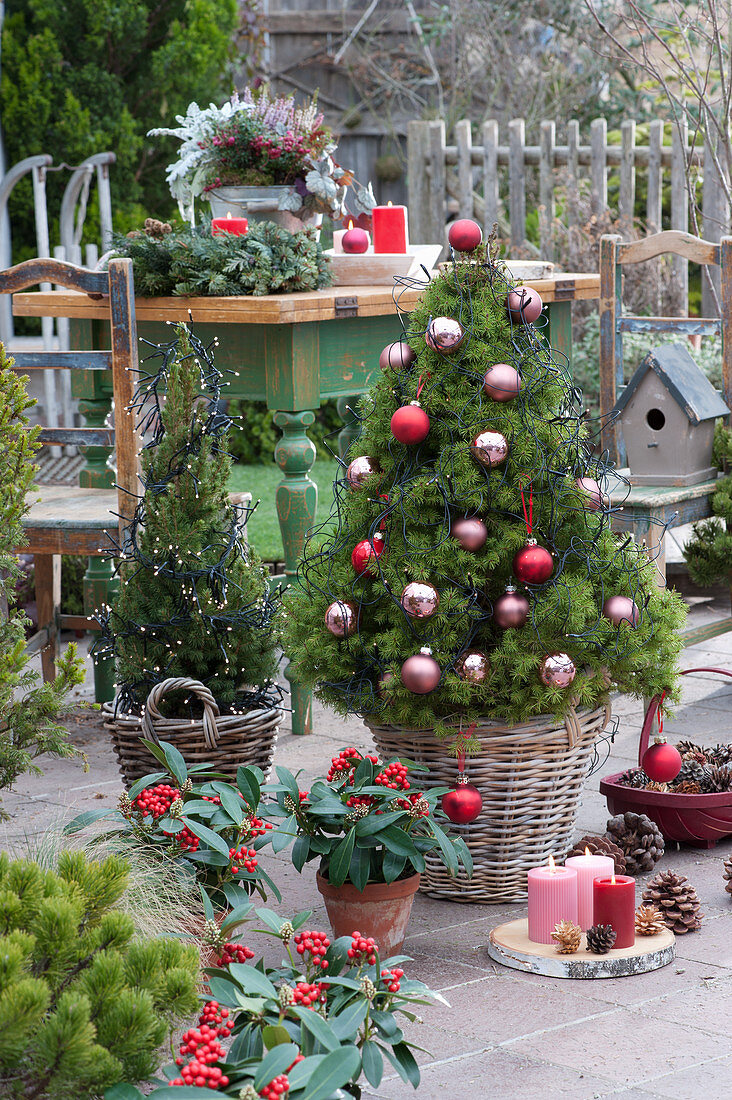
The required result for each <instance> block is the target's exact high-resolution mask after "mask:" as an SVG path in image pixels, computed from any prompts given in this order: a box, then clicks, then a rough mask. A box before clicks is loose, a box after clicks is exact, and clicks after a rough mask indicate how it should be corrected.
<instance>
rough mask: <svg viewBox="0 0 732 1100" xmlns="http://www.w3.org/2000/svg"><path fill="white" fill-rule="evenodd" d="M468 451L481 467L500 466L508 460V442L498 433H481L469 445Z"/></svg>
mask: <svg viewBox="0 0 732 1100" xmlns="http://www.w3.org/2000/svg"><path fill="white" fill-rule="evenodd" d="M470 450H471V451H472V452H473V458H475V459H476V460H477V461H478V462H479V463H480V464H481V466H487V467H488V468H489V469H490V468H491V467H493V466H500V465H501V464H502V463H504V462H505V461H506V459H507V458H508V441H507V440H506V437H505V435H502V434H501V433H500V432H492V431H487V432H481V433H480V435H476V437H475V439H474V440H473V442H472V443H471V444H470Z"/></svg>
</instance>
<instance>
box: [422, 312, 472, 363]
mask: <svg viewBox="0 0 732 1100" xmlns="http://www.w3.org/2000/svg"><path fill="white" fill-rule="evenodd" d="M464 339H465V329H464V328H463V326H462V325H461V324H460V322H459V321H456V320H455V318H454V317H433V319H432V320H431V321H430V323H429V324H428V325H427V331H426V332H425V334H424V342H425V344H426V345H427V347H428V348H432V350H433V351H441V352H442V354H443V355H452V354H453V352H455V351H457V349H458V348H459V347H460V345H461V344H462V342H463V340H464Z"/></svg>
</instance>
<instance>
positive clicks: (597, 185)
mask: <svg viewBox="0 0 732 1100" xmlns="http://www.w3.org/2000/svg"><path fill="white" fill-rule="evenodd" d="M606 146H607V122H606V121H605V119H604V118H595V119H593V121H592V124H591V126H590V149H591V152H590V157H591V161H590V176H591V179H592V213H593V214H598V215H599V214H604V213H605V211H606V210H607V153H606Z"/></svg>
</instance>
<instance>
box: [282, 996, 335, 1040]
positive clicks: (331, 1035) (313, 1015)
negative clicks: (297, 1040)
mask: <svg viewBox="0 0 732 1100" xmlns="http://www.w3.org/2000/svg"><path fill="white" fill-rule="evenodd" d="M291 1011H292V1012H293V1013H294V1015H295V1016H297V1018H298V1019H299V1021H300V1023H301V1024H302V1026H303V1027H304V1028H305V1030H306V1031H309V1032H310V1034H311V1035H312V1036H313V1037H314V1038H315V1039H317V1041H318V1042H319V1043H320V1045H321V1046H323V1047H325V1049H326V1050H337V1049H338V1048H339V1047H340V1045H341V1044H340V1040H339V1038H338V1036H337V1035H336V1034H335V1032H334V1031H333V1029H332V1027H331V1026H330V1024H328V1023H327V1022H326V1021H325V1020H324V1019H323V1017H322V1016H321V1015H320V1014H319V1013H318V1012H313V1010H312V1009H311V1008H300V1007H299V1006H297V1005H295V1006H293V1008H292V1009H291Z"/></svg>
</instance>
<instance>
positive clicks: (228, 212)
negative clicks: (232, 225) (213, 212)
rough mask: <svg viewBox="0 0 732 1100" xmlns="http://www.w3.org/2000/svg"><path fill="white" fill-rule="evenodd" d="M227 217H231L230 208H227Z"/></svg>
mask: <svg viewBox="0 0 732 1100" xmlns="http://www.w3.org/2000/svg"><path fill="white" fill-rule="evenodd" d="M226 217H227V218H230V217H231V211H230V210H227V211H226Z"/></svg>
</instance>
